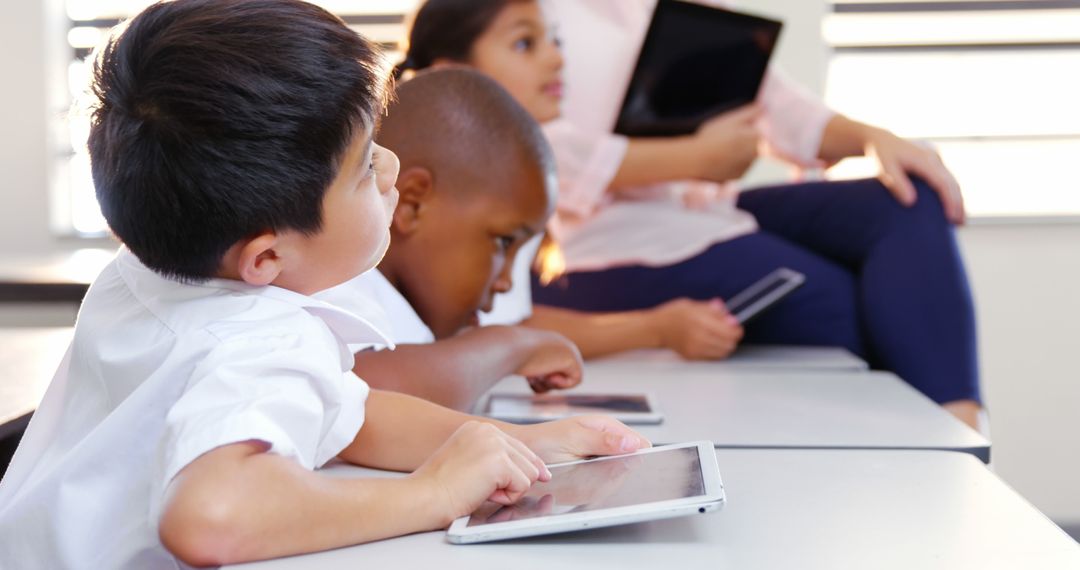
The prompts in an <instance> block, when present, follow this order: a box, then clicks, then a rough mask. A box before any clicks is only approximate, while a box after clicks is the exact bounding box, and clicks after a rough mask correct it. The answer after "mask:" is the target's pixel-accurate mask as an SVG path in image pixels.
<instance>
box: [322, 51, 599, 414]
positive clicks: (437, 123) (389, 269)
mask: <svg viewBox="0 0 1080 570" xmlns="http://www.w3.org/2000/svg"><path fill="white" fill-rule="evenodd" d="M421 132H422V133H423V135H422V136H417V133H421ZM379 143H380V144H382V145H386V146H387V147H390V148H393V149H395V151H396V152H398V153H400V156H401V160H402V168H401V176H400V177H399V179H398V189H399V190H400V192H401V200H400V201H399V204H398V207H397V209H396V211H395V212H394V215H393V221H392V226H391V235H392V236H393V241H394V244H395V246H394V248H393V250H392V251H391V252H388V254H387V256H386V257H385V258H384V260H383V262H382V263H381V264H380V265H379V269H378V270H374V271H369V272H367V273H364V274H363V275H360V276H359V277H357V278H355V279H353V280H350V281H349V282H347V283H344V284H342V285H341V286H339V287H334V288H332V289H330V290H327V291H323V292H321V293H320V294H319V295H318V297H319V298H320V299H322V300H325V301H327V302H330V303H332V304H334V305H337V306H340V307H343V308H346V309H348V310H349V311H351V312H353V313H355V314H358V315H363V316H365V317H368V318H369V319H370V320H373V321H377V322H385V323H386V325H385V330H386V331H387V332H388V334H389V336H390V337H391V339H392V340H393V341H394V342H395V343H397V344H398V348H397V350H395V351H392V352H390V351H380V352H375V351H362V352H359V353H357V355H356V370H357V371H363V373H364V377H365V378H366V379H368V381H369V382H371V383H372V385H373V386H376V387H378V388H383V389H388V390H395V391H400V392H405V393H408V394H412V395H415V396H420V397H422V398H425V399H428V400H431V401H433V402H436V403H439V404H442V405H445V406H449V407H453V408H457V409H462V410H469V409H471V408H472V407H473V405H474V404H475V403H476V401H477V400H478V399H479V398H480V396H481V395H482V394H483V393H484V392H486V391H487V390H488V389H489V388H491V386H492V385H493V384H494V383H495V382H497V381H498V380H500V379H502V378H504V377H506V376H508V375H511V374H520V375H522V376H525V377H526V378H528V379H529V382H530V385H531V386H532V387H533V389H534V390H536V391H539V392H542V391H546V390H550V389H553V388H558V389H562V388H569V387H572V386H574V385H576V384H577V383H578V382H579V381H580V380H581V356H580V354H579V353H578V350H577V348H576V347H575V346H574V344H573V343H571V342H570V341H569V340H567V339H566V338H565V337H563V336H562V335H559V334H558V333H555V332H550V331H544V330H539V329H533V328H525V327H514V326H492V327H482V328H477V324H478V323H479V315H480V314H481V313H483V312H487V311H489V310H491V306H492V303H493V300H494V298H495V296H496V295H497V294H499V293H505V292H507V291H509V290H510V289H511V286H512V281H511V276H510V271H511V267H512V266H513V261H514V258H515V256H516V255H517V254H518V251H519V250H520V249H521V247H522V246H523V245H524V244H525V243H526V242H527V241H529V239H530V238H531V237H532V236H535V235H537V234H539V233H540V232H542V231H543V228H544V225H545V224H546V223H547V220H548V218H549V217H550V215H551V213H552V208H553V207H554V203H555V202H554V195H553V193H554V188H555V186H554V166H553V158H552V156H551V149H550V148H549V147H548V145H547V143H546V142H545V141H544V138H543V133H541V131H540V128H539V125H537V124H536V122H535V121H533V120H532V119H531V118H530V117H529V115H528V114H527V113H526V112H525V110H524V109H522V108H521V106H520V105H518V104H517V103H516V102H515V101H514V100H513V98H512V97H510V95H509V94H507V93H506V92H505V91H504V90H503V89H502V88H501V87H499V86H498V84H496V83H495V82H494V81H492V80H491V79H490V78H488V77H486V76H484V75H483V74H480V73H477V72H475V71H471V70H465V69H446V70H438V71H432V72H429V73H425V74H421V75H419V76H417V77H416V78H414V79H411V80H409V81H407V82H404V83H402V84H401V85H400V86H399V87H398V90H397V92H396V93H395V97H394V101H393V102H392V103H391V104H390V106H389V109H388V112H387V116H386V117H385V118H384V120H383V122H382V125H381V128H380V133H379ZM480 164H482V165H483V167H482V168H481V167H478V165H480ZM465 329H468V330H465ZM436 340H437V341H438V342H436Z"/></svg>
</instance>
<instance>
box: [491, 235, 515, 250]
mask: <svg viewBox="0 0 1080 570" xmlns="http://www.w3.org/2000/svg"><path fill="white" fill-rule="evenodd" d="M495 243H496V245H498V247H499V251H501V252H503V253H505V252H507V251H510V248H511V247H512V246H513V245H514V237H513V236H495Z"/></svg>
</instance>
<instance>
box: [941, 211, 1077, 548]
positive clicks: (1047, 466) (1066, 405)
mask: <svg viewBox="0 0 1080 570" xmlns="http://www.w3.org/2000/svg"><path fill="white" fill-rule="evenodd" d="M960 237H961V240H960V242H961V246H962V249H963V252H964V255H965V258H966V261H967V266H968V271H969V274H970V277H971V281H972V287H973V289H974V294H975V302H976V307H977V309H978V319H979V322H978V330H979V349H980V364H981V366H982V379H983V388H984V390H985V394H986V398H987V404H988V406H989V410H990V425H991V435H992V439H993V443H994V445H993V450H992V455H993V465H994V469H995V470H996V471H997V473H998V474H999V475H1000V476H1001V477H1002V478H1003V479H1005V481H1007V482H1008V483H1010V484H1011V485H1012V486H1013V487H1015V488H1016V490H1018V491H1019V492H1020V493H1021V494H1023V495H1024V496H1025V497H1027V499H1028V500H1030V501H1031V502H1032V503H1034V504H1035V506H1037V507H1038V508H1039V509H1041V510H1042V511H1043V512H1044V513H1046V514H1047V515H1048V516H1050V518H1052V519H1054V520H1055V521H1057V522H1058V523H1059V524H1066V525H1069V526H1072V527H1073V528H1080V487H1078V484H1077V481H1080V223H1074V224H1068V225H1041V226H1040V225H982V226H975V227H969V228H965V229H963V230H961V232H960Z"/></svg>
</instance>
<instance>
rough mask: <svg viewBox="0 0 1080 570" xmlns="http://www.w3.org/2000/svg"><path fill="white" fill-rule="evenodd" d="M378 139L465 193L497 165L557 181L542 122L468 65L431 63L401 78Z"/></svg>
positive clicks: (405, 162) (406, 162)
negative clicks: (432, 65)
mask: <svg viewBox="0 0 1080 570" xmlns="http://www.w3.org/2000/svg"><path fill="white" fill-rule="evenodd" d="M378 141H379V144H380V145H382V146H385V147H386V148H388V149H390V150H392V151H394V152H395V153H397V155H398V158H399V159H400V160H401V168H402V170H403V171H404V170H405V169H407V168H409V167H411V166H420V167H425V168H428V169H431V170H433V171H434V172H435V174H436V176H440V177H442V178H451V179H455V180H456V181H457V182H458V184H455V185H454V186H457V188H449V187H448V186H447V187H444V189H449V190H452V191H459V192H468V191H470V190H473V189H475V188H477V187H479V186H480V184H475V182H476V181H478V180H485V179H487V178H489V175H490V174H492V173H493V172H498V171H500V170H506V171H518V172H519V173H520V174H524V175H532V176H538V177H540V178H543V179H544V180H545V181H547V180H554V172H555V159H554V155H553V153H552V150H551V146H550V145H549V144H548V142H547V139H546V138H545V137H544V133H543V131H542V130H541V129H540V125H539V124H538V123H537V122H536V120H535V119H533V118H532V116H530V115H529V113H528V111H526V110H525V109H524V108H523V107H522V106H521V105H520V104H519V103H518V102H517V101H516V100H515V99H514V98H513V96H511V95H510V94H509V93H508V92H507V91H506V90H505V89H503V87H502V86H501V85H499V84H498V82H496V81H495V80H494V79H492V78H490V77H488V76H487V75H485V74H483V73H481V72H479V71H476V70H473V69H466V68H447V69H431V70H427V71H422V72H420V73H418V74H417V75H416V76H415V77H413V78H412V79H410V80H408V81H405V82H402V83H399V84H398V86H397V91H396V93H395V94H394V101H393V102H392V103H390V106H389V108H388V110H387V114H386V117H385V118H384V119H383V121H382V125H381V127H380V130H379V136H378Z"/></svg>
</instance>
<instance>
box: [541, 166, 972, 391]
mask: <svg viewBox="0 0 1080 570" xmlns="http://www.w3.org/2000/svg"><path fill="white" fill-rule="evenodd" d="M917 187H918V200H917V201H916V204H915V205H914V206H912V207H910V208H906V207H904V206H902V205H900V203H899V202H897V201H896V200H895V199H894V198H893V197H892V195H891V194H889V192H888V191H887V190H886V189H885V187H884V186H882V185H881V183H880V182H878V181H877V180H853V181H844V182H814V183H807V184H789V185H785V186H778V187H773V188H761V189H757V190H750V191H746V192H743V193H742V194H741V195H740V197H739V202H738V205H739V208H741V209H743V210H746V211H748V212H750V213H751V214H753V215H754V216H755V217H756V218H757V220H758V224H759V226H760V230H759V231H758V232H755V233H753V234H750V235H747V236H743V237H740V238H736V239H733V240H730V241H726V242H722V243H717V244H714V245H712V246H711V247H709V248H708V249H707V250H706V251H704V252H702V253H701V254H699V255H697V256H696V257H693V258H690V259H687V260H686V261H683V262H680V263H676V264H674V265H669V266H663V267H647V266H623V267H614V268H611V269H606V270H602V271H588V272H573V273H569V274H566V275H564V276H562V277H561V278H560V279H558V280H556V281H555V282H553V283H551V284H550V285H548V286H546V287H544V286H542V285H540V283H539V282H538V280H537V279H536V276H535V275H534V276H533V283H532V288H533V289H532V290H533V301H534V302H535V303H537V304H541V305H553V306H558V307H566V308H572V309H578V310H583V311H625V310H633V309H643V308H648V307H654V306H656V305H659V304H661V303H663V302H665V301H668V300H671V299H675V298H678V297H690V298H693V299H702V300H704V299H711V298H714V297H720V298H722V299H726V298H729V297H731V296H733V295H734V294H735V293H737V292H739V291H740V290H742V289H743V288H745V287H747V286H749V285H750V284H751V283H753V282H754V281H756V280H757V279H760V278H761V277H763V276H765V275H766V274H767V273H769V272H770V271H772V270H773V269H776V268H777V267H781V266H783V267H790V268H792V269H795V270H796V271H800V272H802V273H804V274H806V276H807V281H806V283H805V284H804V285H803V286H802V287H801V288H800V289H798V290H797V291H796V292H795V293H793V294H791V295H790V296H788V297H787V298H786V299H784V300H783V301H781V302H780V303H778V304H777V305H776V306H774V307H772V308H771V309H770V310H769V311H767V312H765V313H762V314H761V315H759V316H758V317H756V318H755V319H754V320H753V321H751V322H750V323H748V325H747V327H746V336H745V338H744V342H747V343H754V344H795V345H823V346H842V347H844V348H847V349H848V350H850V351H851V352H853V353H855V354H857V355H859V356H861V357H863V358H865V359H866V360H867V361H868V362H869V363H870V364H871V366H873V367H874V368H878V369H884V370H890V371H892V372H895V373H896V374H897V375H898V376H900V377H901V378H903V379H904V380H906V381H907V382H908V383H910V384H911V385H912V386H914V387H915V388H917V389H918V390H920V391H921V392H922V393H924V394H926V395H927V396H929V397H930V398H931V399H933V400H934V401H936V402H939V403H944V402H950V401H954V400H961V399H970V400H976V401H980V402H981V397H980V393H979V382H978V364H977V361H976V347H975V317H974V306H973V303H972V299H971V292H970V289H969V286H968V281H967V275H966V273H965V271H964V267H963V263H962V262H961V259H960V252H959V250H958V248H957V244H956V238H955V234H954V230H953V228H952V226H951V225H950V224H949V222H948V221H947V220H946V219H945V215H944V212H943V210H942V207H941V202H940V200H939V199H938V197H937V195H936V194H935V193H934V192H933V191H932V190H931V189H930V188H929V187H927V186H926V185H925V184H923V183H921V182H917Z"/></svg>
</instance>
